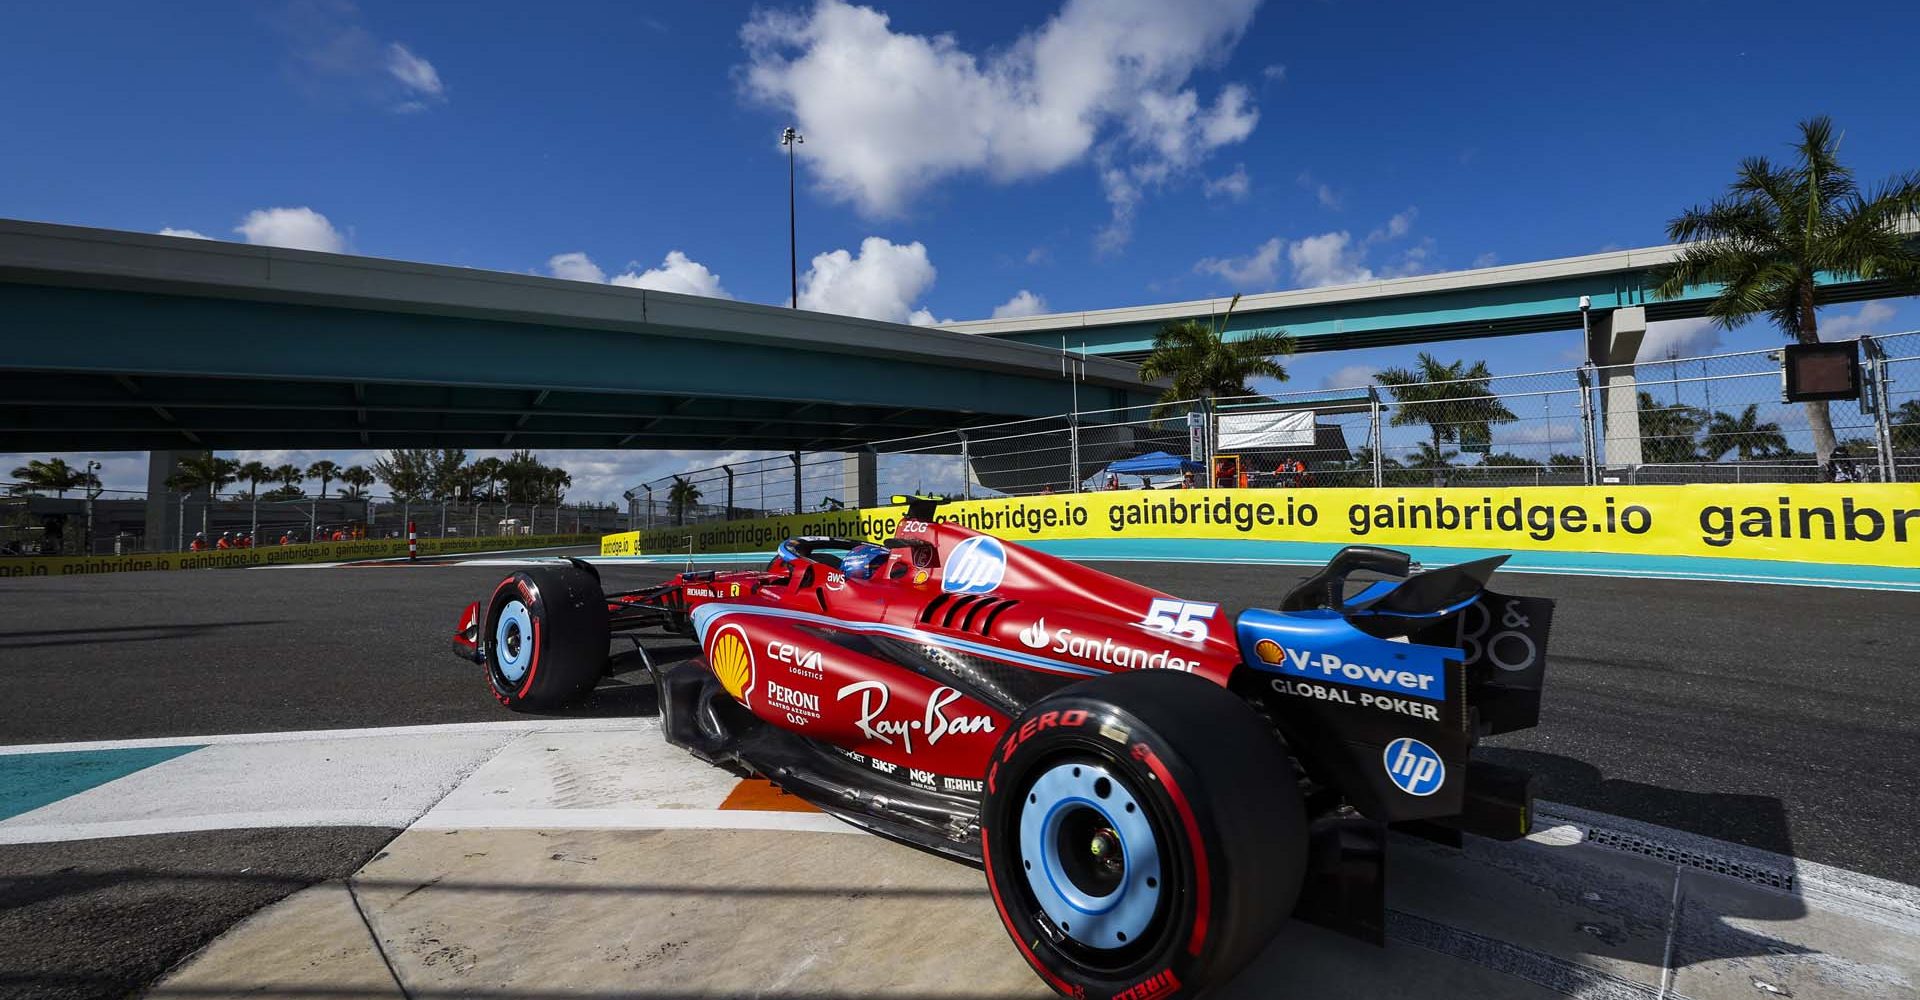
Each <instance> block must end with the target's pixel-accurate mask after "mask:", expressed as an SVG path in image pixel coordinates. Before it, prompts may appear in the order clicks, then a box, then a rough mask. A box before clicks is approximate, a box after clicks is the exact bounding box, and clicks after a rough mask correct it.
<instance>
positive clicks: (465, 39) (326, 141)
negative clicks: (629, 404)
mask: <svg viewBox="0 0 1920 1000" xmlns="http://www.w3.org/2000/svg"><path fill="white" fill-rule="evenodd" d="M536 10H537V13H536V12H535V11H536ZM1916 28H1920V9H1916V8H1915V7H1914V6H1913V5H1912V4H1910V3H1898V2H1890V3H1862V4H1854V5H1842V6H1840V7H1830V8H1822V9H1821V10H1819V11H1818V13H1817V15H1810V14H1809V13H1808V11H1807V8H1806V7H1805V5H1803V4H1799V5H1788V4H1784V3H1779V4H1774V3H1753V2H1739V3H1736V2H1694V3H1681V4H1675V3H1671V2H1668V3H1661V4H1657V5H1656V4H1634V5H1609V6H1608V7H1607V8H1606V9H1600V8H1595V7H1591V6H1580V5H1559V4H1538V3H1515V4H1510V5H1500V4H1483V5H1475V6H1473V7H1472V8H1471V10H1470V11H1465V10H1463V9H1461V8H1457V7H1450V6H1448V5H1433V4H1384V3H1340V4H1335V3H1313V4H1278V3H1267V4H1258V3H1256V2H1254V0H1220V2H1214V3H1182V4H1163V3H1149V2H1145V0H1138V2H1114V3H1101V2H1092V0H1071V2H1067V3H1064V4H1052V5H1040V4H1013V3H973V4H905V3H895V4H878V5H875V6H868V7H861V6H853V5H847V4H842V3H838V2H828V3H817V4H816V3H811V2H802V0H782V2H774V3H767V4H760V5H751V6H750V5H746V4H734V3H720V2H715V3H702V4H642V3H563V4H552V5H545V6H542V7H540V8H537V9H536V8H528V7H527V6H526V5H524V4H506V3H485V2H480V3H463V4H459V5H452V4H434V3H414V4H377V5H376V4H367V5H365V6H364V7H358V8H357V7H354V6H353V5H350V4H345V3H318V2H301V3H237V2H236V3H218V2H206V3H197V4H192V5H154V4H135V3H108V2H76V3H67V4H35V5H14V6H13V7H12V8H10V9H9V11H8V13H7V14H6V15H5V30H4V31H0V87H4V92H6V93H8V94H11V95H15V97H14V99H12V100H9V101H7V102H5V104H4V106H0V135H4V136H6V137H7V141H5V142H0V215H3V216H8V217H15V218H25V219H36V220H47V221H55V222H65V223H75V224H81V225H90V226H104V227H110V228H118V229H129V230H142V231H148V232H157V231H161V230H163V229H173V230H184V231H191V232H194V233H198V234H202V235H205V236H209V237H213V238H218V239H236V240H238V239H250V240H255V241H260V242H279V243H288V244H292V245H304V246H313V247H318V248H322V249H339V250H344V251H349V252H354V253H362V254H370V255H374V256H380V257H392V258H401V259H409V260H423V261H431V262H437V263H447V264H459V265H466V266H472V267H481V268H491V269H498V270H507V271H520V272H531V273H543V274H545V273H556V274H560V275H563V276H569V277H580V278H586V279H597V280H607V279H613V280H626V281H630V282H635V283H641V284H648V285H650V286H653V287H666V288H673V289H676V290H688V291H697V292H702V293H706V294H722V293H723V294H727V295H731V296H733V297H737V298H742V299H748V300H754V301H761V302H784V301H785V300H786V297H787V256H786V241H785V237H786V234H785V221H786V220H785V218H784V215H785V199H786V189H785V182H786V178H785V162H784V159H783V154H782V152H781V149H780V147H779V144H778V140H777V137H778V135H779V132H780V129H781V127H782V126H784V125H786V124H789V123H797V124H799V125H800V127H801V128H802V130H803V131H804V132H805V133H806V134H807V141H806V143H805V145H803V146H802V147H801V158H800V169H801V190H800V195H799V227H800V253H801V258H802V261H801V266H802V270H803V272H806V274H805V275H804V277H805V278H806V281H807V283H806V285H805V287H804V288H803V293H802V300H803V301H802V304H803V305H808V306H812V307H816V308H823V309H829V310H835V311H842V312H852V313H860V314H865V315H875V316H881V317H883V318H890V319H899V320H919V321H928V320H946V319H967V318H976V317H982V316H986V315H989V314H991V313H993V312H994V311H995V310H996V309H1007V308H1011V309H1016V310H1017V309H1023V308H1024V309H1035V308H1042V306H1041V303H1042V302H1043V303H1044V309H1045V310H1048V311H1053V310H1069V309H1080V308H1092V307H1102V306H1112V305H1122V304H1130V303H1141V302H1153V301H1165V300H1172V299H1184V298H1196V297H1201V296H1207V295H1217V294H1224V293H1230V292H1233V291H1246V292H1253V291H1264V290H1269V289H1274V288H1288V287H1298V286H1302V285H1310V284H1315V283H1326V282H1329V281H1336V280H1352V279H1355V278H1360V277H1365V276H1368V275H1372V276H1386V275H1393V274H1402V273H1417V272H1426V271H1442V270H1454V269H1461V268H1466V267H1472V266H1476V265H1482V266H1483V265H1485V264H1488V263H1511V262H1517V261H1526V260H1533V259H1540V258H1546V257H1558V256H1568V255H1574V254H1582V253H1591V252H1595V251H1598V250H1602V249H1606V248H1611V247H1633V246H1646V245H1653V244H1658V243H1662V242H1665V239H1664V233H1663V228H1664V224H1665V222H1666V220H1667V219H1669V218H1670V217H1671V216H1673V215H1674V214H1675V213H1676V212H1677V211H1679V210H1680V209H1682V208H1684V207H1685V206H1687V205H1689V204H1692V203H1695V202H1698V201H1701V200H1704V199H1707V198H1709V197H1711V196H1712V195H1714V194H1715V193H1717V192H1718V191H1719V190H1720V189H1721V188H1722V187H1723V186H1724V185H1725V183H1726V181H1727V180H1728V179H1729V177H1730V176H1731V173H1732V170H1733V167H1734V165H1735V163H1736V162H1737V161H1738V160H1739V158H1740V157H1742V156H1746V155H1751V154H1770V155H1777V154H1780V153H1781V152H1782V151H1783V149H1784V145H1785V144H1786V142H1787V141H1788V140H1789V139H1790V138H1791V136H1792V133H1793V125H1794V123H1795V122H1796V121H1797V120H1799V119H1800V118H1803V117H1806V116H1809V115H1813V114H1820V113H1826V114H1830V115H1832V116H1833V117H1834V118H1835V120H1836V122H1837V123H1838V124H1839V126H1840V127H1841V128H1843V129H1845V133H1846V135H1845V140H1844V144H1843V146H1842V153H1843V156H1844V158H1845V159H1846V160H1847V161H1848V162H1850V163H1851V164H1852V165H1853V166H1854V168H1855V169H1856V171H1857V173H1858V175H1859V176H1860V177H1861V178H1862V179H1866V180H1878V179H1880V178H1882V177H1885V176H1887V175H1889V174H1891V173H1894V172H1895V171H1898V170H1906V169H1914V168H1916V167H1920V136H1917V135H1916V132H1915V130H1914V124H1915V117H1914V108H1913V103H1912V95H1913V94H1914V93H1916V92H1920V61H1916V60H1915V59H1914V58H1913V57H1912V48H1911V47H1912V44H1913V39H1914V38H1915V37H1916V31H1915V29H1916ZM276 209H279V210H287V211H278V212H276V211H273V210H276ZM1023 292H1024V293H1026V294H1025V295H1024V296H1023V295H1022V294H1021V293H1023ZM1867 308H1868V309H1869V310H1870V311H1869V312H1867V313H1866V314H1865V315H1864V316H1862V314H1861V309H1862V307H1860V306H1846V307H1837V308H1835V309H1833V310H1829V312H1828V315H1829V317H1830V318H1841V317H1848V318H1851V319H1853V321H1854V322H1856V323H1858V324H1864V325H1868V326H1871V327H1873V328H1875V329H1881V330H1889V329H1909V328H1913V327H1915V326H1920V307H1916V306H1915V305H1913V304H1912V303H1911V302H1901V303H1889V304H1883V305H1880V306H1877V307H1874V306H1869V307H1867ZM1654 339H1656V340H1659V341H1661V343H1662V344H1664V343H1668V342H1677V343H1679V344H1680V345H1681V346H1683V347H1685V348H1687V349H1689V350H1706V349H1739V348H1746V347H1758V346H1769V345H1771V344H1772V343H1774V342H1775V340H1776V339H1777V338H1776V336H1775V335H1774V334H1772V333H1771V332H1769V331H1765V330H1751V331H1744V332H1739V333H1735V334H1721V333H1718V332H1716V331H1711V330H1705V329H1701V328H1699V327H1697V326H1696V327H1689V328H1685V329H1673V330H1668V331H1666V332H1665V333H1664V334H1662V335H1661V336H1660V337H1656V338H1654ZM1573 346H1574V345H1573V341H1572V338H1571V337H1569V336H1566V335H1547V336H1541V337H1532V338H1511V339H1508V340H1503V341H1479V342H1470V343H1465V344H1454V345H1442V346H1441V348H1440V349H1439V353H1441V354H1442V355H1443V356H1445V357H1453V356H1467V357H1485V358H1487V359H1488V360H1489V361H1490V363H1491V364H1492V365H1493V367H1494V369H1495V370H1496V371H1499V372H1503V373H1506V372H1522V371H1531V370H1540V369H1546V368H1557V367H1563V366H1565V365H1566V364H1567V363H1568V359H1567V357H1566V354H1567V352H1568V350H1569V349H1570V348H1571V347H1573ZM1408 353H1409V352H1405V351H1400V352H1395V351H1385V352H1370V353H1367V354H1352V355H1331V356H1330V355H1316V356H1310V357H1303V358H1299V359H1296V361H1295V363H1294V365H1293V367H1294V371H1295V376H1296V377H1295V380H1294V382H1295V384H1297V385H1300V386H1303V387H1317V386H1318V385H1319V384H1320V383H1322V382H1323V381H1325V380H1327V379H1328V378H1330V377H1333V376H1334V375H1335V373H1336V372H1338V371H1340V370H1342V369H1346V370H1347V371H1348V372H1349V373H1351V372H1363V371H1364V370H1365V369H1367V368H1370V367H1374V366H1378V365H1381V364H1398V363H1402V362H1403V361H1404V360H1405V359H1406V355H1407V354H1408ZM1356 366H1357V367H1356ZM303 454H304V453H303ZM294 457H295V458H298V457H299V456H294ZM556 457H558V456H556ZM580 458H581V461H582V462H583V464H586V465H591V466H592V469H591V471H589V472H588V473H587V475H585V476H583V477H580V478H581V479H582V489H583V490H585V494H584V495H590V496H593V497H596V498H607V497H611V496H613V495H616V494H617V493H618V489H619V487H620V486H625V485H630V484H631V483H632V482H634V481H637V477H642V476H647V475H654V474H659V473H662V472H667V471H673V470H674V468H675V467H678V466H680V465H684V464H686V462H687V461H689V460H691V459H692V456H683V455H650V456H649V455H638V456H627V455H611V456H609V455H605V454H596V455H594V456H580ZM15 459H17V456H0V461H7V462H8V467H10V466H11V464H14V463H13V461H12V460H15ZM138 467H139V462H138V461H135V460H132V459H131V458H128V459H124V460H119V461H115V462H114V463H113V465H112V469H113V470H114V471H112V472H110V478H114V479H116V480H119V481H120V482H131V481H132V480H134V479H139V478H141V477H140V475H139V474H138V473H137V472H132V473H131V474H125V473H126V471H127V470H136V469H137V468H138ZM589 483H590V484H591V485H588V484H589Z"/></svg>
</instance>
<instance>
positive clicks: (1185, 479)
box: [1180, 469, 1193, 490]
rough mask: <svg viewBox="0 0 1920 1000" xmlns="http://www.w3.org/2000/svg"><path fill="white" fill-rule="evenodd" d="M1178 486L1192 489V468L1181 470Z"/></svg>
mask: <svg viewBox="0 0 1920 1000" xmlns="http://www.w3.org/2000/svg"><path fill="white" fill-rule="evenodd" d="M1180 488H1181V489H1183V490H1190V489H1193V470H1192V469H1188V470H1187V471H1185V472H1182V473H1181V474H1180Z"/></svg>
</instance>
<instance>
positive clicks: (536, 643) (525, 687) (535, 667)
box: [514, 610, 540, 698]
mask: <svg viewBox="0 0 1920 1000" xmlns="http://www.w3.org/2000/svg"><path fill="white" fill-rule="evenodd" d="M527 617H528V618H533V662H532V663H529V664H527V682H526V683H525V684H522V685H520V690H519V691H517V692H515V694H514V697H515V698H525V697H526V696H527V692H528V691H531V690H533V678H534V675H535V674H538V673H539V672H540V619H539V618H535V617H534V616H533V614H532V613H531V610H529V613H528V615H527Z"/></svg>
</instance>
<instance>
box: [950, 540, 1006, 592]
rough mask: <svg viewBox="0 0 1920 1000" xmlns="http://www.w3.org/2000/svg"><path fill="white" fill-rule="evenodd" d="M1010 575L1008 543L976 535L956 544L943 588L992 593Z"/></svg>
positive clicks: (956, 590) (955, 590) (951, 590)
mask: <svg viewBox="0 0 1920 1000" xmlns="http://www.w3.org/2000/svg"><path fill="white" fill-rule="evenodd" d="M1006 575H1007V547H1006V546H1004V545H1001V544H1000V540H999V539H998V538H989V537H987V536H986V535H975V536H974V537H972V538H969V539H967V540H966V541H963V542H961V543H960V544H958V545H956V546H954V547H953V552H952V553H951V554H949V555H948V556H947V569H946V572H945V573H943V574H942V575H941V577H940V589H941V590H944V591H946V592H947V593H949V594H990V593H993V589H994V588H995V587H998V586H1000V581H1001V580H1003V579H1005V578H1006Z"/></svg>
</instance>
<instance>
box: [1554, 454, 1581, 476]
mask: <svg viewBox="0 0 1920 1000" xmlns="http://www.w3.org/2000/svg"><path fill="white" fill-rule="evenodd" d="M1586 467H1587V460H1586V459H1584V458H1581V457H1580V456H1578V455H1569V454H1567V453H1566V452H1555V453H1553V454H1552V455H1549V456H1547V468H1549V469H1553V470H1555V471H1556V472H1565V471H1567V470H1569V469H1585V468H1586Z"/></svg>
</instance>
